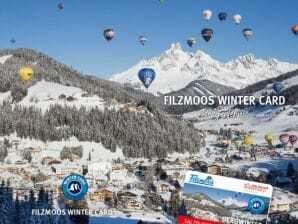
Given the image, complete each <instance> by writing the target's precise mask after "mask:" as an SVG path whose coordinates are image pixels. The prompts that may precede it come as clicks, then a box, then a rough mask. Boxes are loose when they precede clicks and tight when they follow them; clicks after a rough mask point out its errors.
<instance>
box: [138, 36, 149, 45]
mask: <svg viewBox="0 0 298 224" xmlns="http://www.w3.org/2000/svg"><path fill="white" fill-rule="evenodd" d="M139 41H140V43H141V44H142V45H145V43H146V42H147V41H148V39H147V37H146V36H144V35H142V36H140V37H139Z"/></svg>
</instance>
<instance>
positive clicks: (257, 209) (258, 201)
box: [248, 197, 266, 214]
mask: <svg viewBox="0 0 298 224" xmlns="http://www.w3.org/2000/svg"><path fill="white" fill-rule="evenodd" d="M248 209H249V211H250V212H251V213H252V214H262V213H263V212H264V211H265V209H266V204H265V201H264V200H263V199H262V198H259V197H254V198H252V199H250V200H249V202H248Z"/></svg>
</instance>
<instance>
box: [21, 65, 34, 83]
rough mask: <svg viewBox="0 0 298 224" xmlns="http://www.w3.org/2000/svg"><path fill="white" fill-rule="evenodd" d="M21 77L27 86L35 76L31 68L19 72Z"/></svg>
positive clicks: (24, 68) (23, 68)
mask: <svg viewBox="0 0 298 224" xmlns="http://www.w3.org/2000/svg"><path fill="white" fill-rule="evenodd" d="M19 75H20V76H21V78H22V80H23V81H24V83H25V84H26V85H27V84H28V82H29V81H30V80H31V78H32V75H33V69H32V68H31V67H22V68H21V69H20V70H19Z"/></svg>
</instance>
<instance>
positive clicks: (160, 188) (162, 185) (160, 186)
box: [153, 180, 175, 194]
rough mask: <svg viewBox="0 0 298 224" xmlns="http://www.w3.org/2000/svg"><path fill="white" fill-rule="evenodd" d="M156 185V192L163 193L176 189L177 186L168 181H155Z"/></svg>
mask: <svg viewBox="0 0 298 224" xmlns="http://www.w3.org/2000/svg"><path fill="white" fill-rule="evenodd" d="M153 185H154V187H156V193H157V194H161V193H165V192H171V191H172V190H175V187H174V186H172V185H171V184H169V183H168V182H166V181H162V180H161V181H155V182H154V183H153Z"/></svg>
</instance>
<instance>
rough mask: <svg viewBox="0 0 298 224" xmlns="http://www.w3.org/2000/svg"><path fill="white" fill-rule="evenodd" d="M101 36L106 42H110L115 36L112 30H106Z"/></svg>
mask: <svg viewBox="0 0 298 224" xmlns="http://www.w3.org/2000/svg"><path fill="white" fill-rule="evenodd" d="M103 36H104V37H105V38H106V40H107V41H110V40H112V39H113V38H114V36H115V32H114V30H113V29H110V28H109V29H106V30H105V31H104V32H103Z"/></svg>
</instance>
